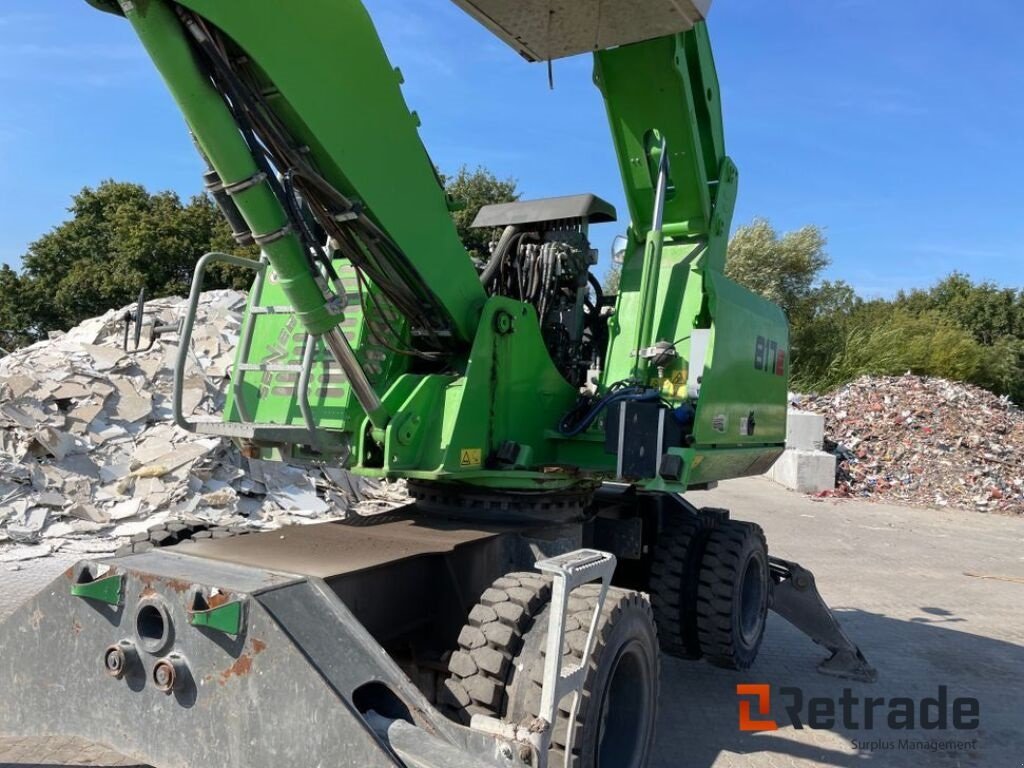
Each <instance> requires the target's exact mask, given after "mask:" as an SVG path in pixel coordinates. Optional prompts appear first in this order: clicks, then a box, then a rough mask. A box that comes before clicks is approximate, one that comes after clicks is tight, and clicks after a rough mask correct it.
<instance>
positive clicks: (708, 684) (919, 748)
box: [0, 478, 1024, 768]
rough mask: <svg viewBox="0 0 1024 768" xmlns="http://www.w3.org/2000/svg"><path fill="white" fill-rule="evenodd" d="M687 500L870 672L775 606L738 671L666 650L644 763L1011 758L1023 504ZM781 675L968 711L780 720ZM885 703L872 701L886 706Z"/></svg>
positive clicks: (748, 491)
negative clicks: (710, 515)
mask: <svg viewBox="0 0 1024 768" xmlns="http://www.w3.org/2000/svg"><path fill="white" fill-rule="evenodd" d="M693 500H694V501H695V502H696V503H700V504H708V505H713V506H722V507H729V508H731V509H732V510H733V513H734V516H735V517H737V518H740V519H748V520H753V521H756V522H758V523H760V524H761V525H762V526H763V527H764V528H765V530H766V532H767V534H768V541H769V545H770V547H771V550H772V552H773V554H776V555H779V556H781V557H785V558H787V559H791V560H796V561H798V562H800V563H802V564H803V565H805V566H806V567H808V568H811V569H812V570H813V571H814V572H815V574H816V575H817V578H818V583H819V585H820V587H821V591H822V593H823V595H824V596H825V598H826V600H828V601H829V602H830V603H831V604H832V606H833V607H834V608H835V609H836V610H837V613H838V615H839V616H840V618H841V621H842V623H843V626H844V627H845V628H846V629H847V631H848V633H849V634H850V635H851V636H852V637H853V638H854V639H855V640H856V641H857V642H858V643H859V644H860V646H861V648H862V650H863V651H864V653H865V655H866V656H867V657H868V659H869V660H870V661H871V662H872V663H873V664H874V665H875V666H876V667H877V668H878V671H879V675H880V680H879V682H878V683H875V684H860V683H845V682H843V681H839V680H835V679H832V678H827V677H823V676H821V675H819V674H817V673H816V671H815V664H816V663H817V661H818V660H820V659H821V658H822V654H821V652H820V649H818V648H817V647H816V646H815V645H813V644H812V643H811V642H810V641H808V640H806V639H805V638H803V637H802V636H801V635H799V634H798V633H797V632H795V631H794V630H793V629H791V628H790V627H789V626H788V625H786V624H785V622H783V621H782V620H781V619H778V618H777V617H774V616H773V617H772V620H771V622H770V624H769V627H768V634H767V637H766V639H765V642H764V646H763V648H762V651H761V655H760V657H759V659H758V661H757V663H756V665H755V666H754V668H753V669H751V670H750V671H749V672H746V673H742V674H741V673H732V672H723V671H721V670H717V669H713V668H712V667H710V666H708V665H707V664H704V663H692V662H680V661H675V660H665V661H664V663H663V676H662V693H661V719H660V722H659V731H658V745H657V753H656V756H655V759H654V761H653V766H654V767H655V768H683V767H686V768H710V767H711V766H714V768H725V767H726V766H737V765H743V766H749V767H752V768H753V767H762V766H763V767H765V768H768V767H773V768H774V767H775V766H780V767H781V766H800V767H803V766H837V767H838V768H847V767H850V766H863V765H876V766H879V767H880V768H881V767H885V768H888V766H995V767H998V768H1002V767H1003V766H1021V765H1024V616H1022V611H1021V609H1022V606H1024V546H1022V544H1024V520H1019V519H1008V518H1000V517H989V516H985V515H978V514H975V513H967V512H950V511H931V510H916V509H907V508H904V507H894V506H886V505H877V504H870V503H866V502H860V501H825V502H819V501H812V500H810V499H806V498H804V497H802V496H799V495H796V494H792V493H789V492H787V491H785V490H783V489H781V488H779V487H778V486H775V485H773V484H771V483H770V482H768V481H767V480H763V479H760V478H758V479H752V480H742V481H735V482H731V483H726V484H723V485H722V487H721V488H720V489H719V490H717V491H714V492H711V493H707V494H699V495H696V496H695V497H694V499H693ZM60 568H61V565H60V564H54V565H53V566H51V568H50V570H51V571H59V570H60ZM968 574H973V575H968ZM47 578H48V574H47V573H44V572H42V571H41V570H40V569H39V568H38V566H36V567H34V568H32V569H30V570H26V571H22V572H19V573H15V574H8V573H5V572H0V580H2V583H3V585H4V589H3V590H0V614H2V613H5V612H6V611H9V610H10V609H11V608H13V606H14V604H15V603H16V602H17V601H18V600H20V599H21V597H23V596H24V595H25V594H28V593H31V592H32V591H35V590H36V589H38V587H40V586H42V584H43V583H45V581H46V580H47ZM738 683H768V684H770V685H771V686H772V693H773V695H772V699H773V708H772V717H773V718H774V719H775V720H776V721H778V722H779V725H780V728H779V730H775V731H771V732H764V733H741V732H740V731H739V730H738V728H737V711H738V705H737V697H736V693H735V688H736V685H737V684H738ZM784 686H792V687H799V688H800V689H801V690H802V692H803V696H804V698H805V700H806V699H811V698H812V697H825V698H829V699H832V700H838V699H839V697H840V696H841V695H842V693H843V689H844V688H847V687H848V688H850V689H851V694H850V695H851V696H856V697H859V698H861V699H862V700H863V698H865V697H884V698H885V699H887V700H888V699H891V698H894V697H911V698H913V699H914V700H915V701H917V700H920V699H921V698H924V697H935V696H936V695H937V693H938V690H939V687H940V686H945V687H946V688H947V690H948V698H949V700H950V701H952V700H953V699H954V698H957V697H975V698H977V699H978V701H979V705H980V727H979V728H977V729H976V730H970V731H955V730H952V729H946V730H942V729H937V730H923V729H921V728H920V727H918V728H916V729H915V730H911V731H893V730H889V729H888V728H887V727H882V728H875V729H872V730H867V729H864V728H863V727H862V726H863V715H862V707H863V704H861V705H858V706H856V707H853V709H854V711H855V713H856V715H855V717H856V720H857V726H858V727H848V726H844V725H834V726H833V727H831V728H828V729H824V730H814V729H810V728H806V727H805V728H803V729H802V730H797V729H795V728H793V727H792V726H791V725H787V720H786V717H787V713H786V711H785V708H784V702H783V701H780V699H781V698H782V697H781V696H780V691H779V689H780V688H781V687H784ZM816 706H820V707H826V706H827V704H824V703H820V704H818V705H816ZM836 706H837V707H838V706H839V705H836ZM807 708H808V705H807V704H806V703H805V705H804V707H803V713H804V716H805V717H806V713H807ZM839 711H840V712H841V709H840V710H839ZM888 711H889V709H888V704H887V702H886V703H883V704H881V705H880V706H879V707H878V708H876V709H875V712H876V715H875V717H876V718H878V720H880V721H882V722H884V720H885V716H886V713H887V712H888ZM901 740H905V741H906V742H907V743H905V744H901V743H900V742H901ZM955 741H960V742H973V743H968V744H961V745H960V746H959V747H957V746H955V745H954V746H953V747H952V748H950V747H949V746H948V744H943V745H940V746H939V748H935V747H936V744H935V742H944V743H948V742H955ZM869 742H883V743H882V744H881V745H878V744H876V745H874V746H873V747H872V746H871V745H870V744H869ZM38 765H48V766H60V765H65V766H86V765H89V766H115V765H132V763H131V761H123V760H120V759H119V758H118V757H117V756H116V755H110V754H109V753H107V752H105V751H104V750H102V749H99V748H95V747H88V746H87V745H83V744H80V743H78V742H74V741H55V740H48V741H45V742H40V741H27V740H12V739H7V740H4V739H0V768H12V767H13V766H17V767H18V768H30V767H32V766H38ZM282 768H285V767H282Z"/></svg>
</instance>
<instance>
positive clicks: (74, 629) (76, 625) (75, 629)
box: [71, 619, 82, 635]
mask: <svg viewBox="0 0 1024 768" xmlns="http://www.w3.org/2000/svg"><path fill="white" fill-rule="evenodd" d="M71 631H72V632H74V633H75V634H76V635H80V634H82V623H81V622H80V621H79V620H78V619H75V622H74V623H73V624H72V625H71Z"/></svg>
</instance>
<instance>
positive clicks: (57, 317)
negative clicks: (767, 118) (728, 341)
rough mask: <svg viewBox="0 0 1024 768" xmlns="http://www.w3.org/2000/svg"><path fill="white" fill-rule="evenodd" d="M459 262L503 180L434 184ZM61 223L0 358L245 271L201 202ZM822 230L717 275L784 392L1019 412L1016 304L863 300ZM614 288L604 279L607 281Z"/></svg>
mask: <svg viewBox="0 0 1024 768" xmlns="http://www.w3.org/2000/svg"><path fill="white" fill-rule="evenodd" d="M439 177H440V178H441V180H442V182H443V183H444V186H445V190H446V192H447V194H448V196H449V197H450V198H451V199H453V200H459V201H461V203H462V204H461V206H459V207H458V210H456V211H455V213H453V216H454V218H455V223H456V227H457V229H458V230H459V234H460V235H461V236H462V238H463V241H464V242H465V243H466V247H467V249H468V250H469V251H470V253H471V255H472V256H473V257H474V258H476V259H485V258H486V256H487V253H488V244H489V241H490V240H491V239H492V238H493V233H490V232H486V231H480V230H472V229H471V228H470V226H469V225H470V224H471V223H472V220H473V217H474V216H475V215H476V212H477V211H478V210H479V209H480V207H481V206H482V205H485V204H488V203H496V202H507V201H509V200H515V199H517V198H518V196H519V193H518V190H517V187H516V182H515V180H513V179H499V178H497V177H496V176H495V175H494V174H493V173H491V172H489V171H487V170H486V169H483V168H478V169H476V170H470V169H467V168H462V169H460V170H459V171H458V172H457V173H455V174H452V175H449V176H445V175H442V174H439ZM69 213H70V218H69V219H68V220H67V221H64V222H63V223H61V224H59V225H57V226H56V227H55V228H54V229H53V230H51V231H50V232H48V233H47V234H45V235H43V236H42V237H40V238H39V239H38V240H36V241H35V242H33V243H32V244H30V245H29V247H28V249H27V252H26V253H25V255H24V257H23V258H22V268H21V270H20V271H16V270H14V269H12V268H10V267H9V266H0V348H6V349H8V350H10V349H13V348H17V347H19V346H23V345H25V344H30V343H32V342H34V341H37V340H39V339H41V338H45V337H46V335H47V334H48V333H49V332H51V331H58V330H65V329H67V328H70V327H72V326H74V325H76V324H77V323H79V322H81V321H82V320H85V319H87V318H89V317H93V316H96V315H100V314H103V313H104V312H106V311H107V310H109V309H111V308H115V307H121V306H125V305H128V304H130V303H131V302H132V301H134V299H135V297H136V296H137V295H138V292H139V289H140V288H145V289H146V292H147V294H148V295H150V296H168V295H186V294H187V293H188V289H189V285H190V282H191V278H192V270H193V268H194V266H195V263H196V260H197V259H198V257H199V256H201V255H202V254H203V253H207V252H209V251H217V250H220V251H230V252H232V253H240V252H241V253H242V254H243V255H248V256H250V257H253V258H255V257H256V256H257V253H256V251H255V249H253V248H248V249H243V248H239V246H238V245H237V244H236V243H235V242H234V240H233V239H232V237H231V232H230V230H229V228H228V226H227V224H226V223H225V222H224V220H223V217H222V216H221V215H220V212H219V211H218V210H217V207H216V206H215V205H214V204H213V203H212V202H211V201H210V199H209V198H208V197H206V196H205V195H197V196H195V197H193V198H191V199H188V200H186V201H182V200H181V199H180V197H179V196H178V195H176V194H175V193H173V192H158V193H155V194H151V193H149V192H147V191H146V189H145V188H144V187H142V186H141V185H138V184H130V183H125V182H115V181H105V182H103V183H102V184H100V185H98V186H97V187H95V188H91V187H86V188H85V189H83V190H82V191H81V192H79V193H78V194H76V195H75V196H74V197H73V198H72V202H71V206H70V208H69ZM826 246H827V242H826V238H825V236H824V233H823V232H822V230H821V229H820V228H819V227H816V226H806V227H803V228H801V229H798V230H795V231H792V232H786V233H783V234H780V233H778V232H776V231H775V229H774V228H773V227H772V226H771V224H770V223H769V222H768V221H767V220H765V219H755V220H754V221H753V222H751V223H750V224H747V225H745V226H741V227H739V228H738V229H737V230H736V232H735V234H734V235H733V238H732V240H731V241H730V244H729V256H728V260H727V264H726V272H727V274H728V275H729V276H730V277H731V278H732V279H734V280H736V281H737V282H739V283H741V284H743V285H745V286H747V287H749V288H750V289H752V290H754V291H756V292H758V293H760V294H762V295H764V296H765V297H767V298H768V299H770V300H772V301H774V302H776V303H778V304H779V305H780V306H781V307H782V308H783V310H784V311H785V312H786V315H787V317H788V318H789V322H790V334H791V347H792V352H791V359H792V385H791V386H792V387H793V388H794V389H796V390H799V391H804V392H810V391H825V390H829V389H832V388H834V387H837V386H840V385H842V384H844V383H846V382H848V381H851V380H852V379H854V378H857V377H858V376H860V375H862V374H877V375H884V374H901V373H905V372H907V371H910V372H913V373H917V374H922V375H931V376H941V377H943V378H947V379H954V380H958V381H967V382H971V383H974V384H978V385H980V386H982V387H985V388H986V389H989V390H992V391H993V392H996V393H998V394H1005V395H1009V396H1010V397H1012V398H1013V399H1014V400H1015V402H1018V403H1021V402H1024V290H1021V289H1018V288H1007V287H1000V286H998V285H995V284H993V283H988V282H975V281H973V280H971V279H970V278H969V277H968V276H967V275H964V274H960V273H954V274H952V275H949V276H948V277H946V278H944V279H942V280H940V281H939V282H937V283H936V284H935V285H934V286H932V287H931V288H928V289H926V290H912V291H901V292H899V293H898V294H897V295H896V296H895V297H893V298H891V299H866V298H863V297H861V296H858V295H857V293H856V291H855V290H854V289H853V288H852V287H851V286H850V285H849V284H847V283H845V282H843V281H841V280H825V279H823V277H822V275H823V272H824V270H825V269H826V268H827V267H828V266H829V264H830V260H829V257H828V254H827V251H826ZM250 279H251V273H250V272H248V271H246V270H239V269H234V268H231V267H225V266H221V267H215V268H214V269H213V270H212V271H211V272H210V273H209V274H208V277H207V280H208V282H207V286H208V287H209V288H211V289H214V288H228V287H231V288H238V289H245V288H246V287H247V286H248V283H249V281H250ZM605 282H606V285H607V286H608V287H609V288H613V289H614V287H615V285H616V284H617V274H616V273H615V271H614V270H612V271H611V272H610V273H609V274H608V275H607V276H606V279H605Z"/></svg>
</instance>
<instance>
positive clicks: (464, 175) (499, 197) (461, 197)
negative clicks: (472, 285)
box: [439, 166, 519, 259]
mask: <svg viewBox="0 0 1024 768" xmlns="http://www.w3.org/2000/svg"><path fill="white" fill-rule="evenodd" d="M439 175H440V177H441V182H442V183H443V184H444V190H445V192H446V193H447V195H448V198H449V199H450V200H452V201H454V202H456V203H457V204H458V205H459V209H458V210H456V211H454V212H453V213H452V218H453V219H454V220H455V226H456V228H457V229H458V230H459V237H461V238H462V242H463V244H464V245H465V246H466V250H467V251H469V253H470V255H471V256H473V257H474V258H476V259H486V258H487V257H488V256H490V253H491V249H490V243H491V241H493V240H494V239H495V236H496V235H495V232H494V230H492V229H473V228H472V224H473V219H475V218H476V215H477V213H479V212H480V209H481V208H482V207H484V206H485V205H493V204H495V203H511V202H514V201H516V200H518V199H519V191H518V190H517V188H516V187H517V183H516V180H515V179H511V178H510V179H499V178H498V177H497V176H495V175H494V174H493V173H491V172H490V171H488V170H487V169H486V168H483V167H477V169H476V170H474V171H471V170H469V168H468V167H467V166H462V167H461V168H460V169H459V170H458V172H457V173H456V174H455V175H454V176H445V175H444V174H439Z"/></svg>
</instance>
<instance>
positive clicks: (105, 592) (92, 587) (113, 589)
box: [71, 574, 124, 605]
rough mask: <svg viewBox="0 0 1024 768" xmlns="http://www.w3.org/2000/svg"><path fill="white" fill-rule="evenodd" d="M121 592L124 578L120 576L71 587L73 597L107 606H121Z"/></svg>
mask: <svg viewBox="0 0 1024 768" xmlns="http://www.w3.org/2000/svg"><path fill="white" fill-rule="evenodd" d="M123 590H124V576H121V575H120V574H117V575H114V576H107V577H105V578H102V579H96V580H94V581H86V582H81V583H78V584H72V585H71V594H72V595H74V596H75V597H82V598H85V599H86V600H95V601H96V602H97V603H106V604H107V605H121V595H122V594H123Z"/></svg>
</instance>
